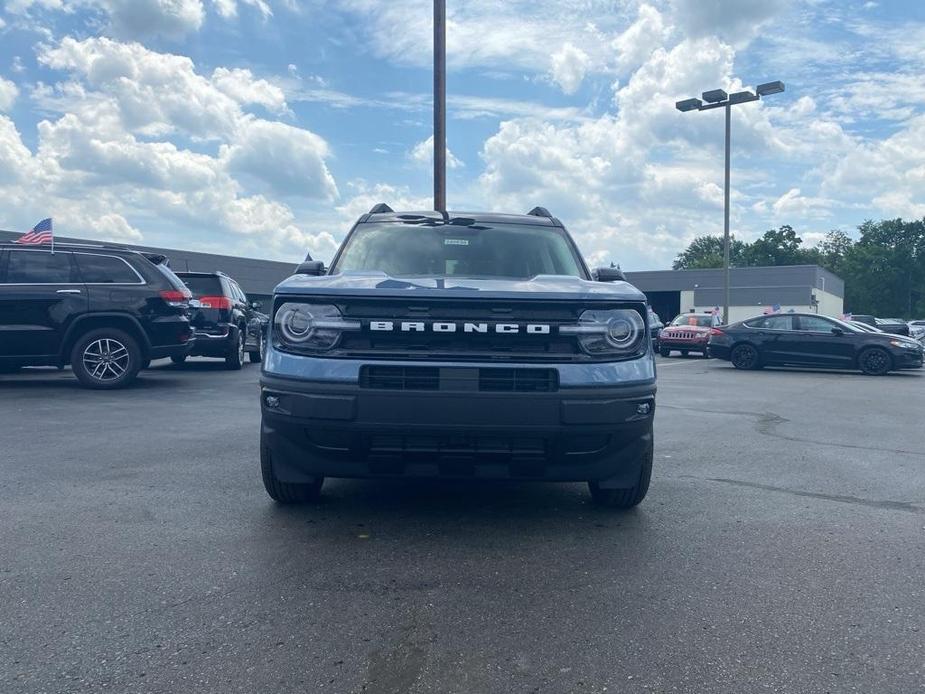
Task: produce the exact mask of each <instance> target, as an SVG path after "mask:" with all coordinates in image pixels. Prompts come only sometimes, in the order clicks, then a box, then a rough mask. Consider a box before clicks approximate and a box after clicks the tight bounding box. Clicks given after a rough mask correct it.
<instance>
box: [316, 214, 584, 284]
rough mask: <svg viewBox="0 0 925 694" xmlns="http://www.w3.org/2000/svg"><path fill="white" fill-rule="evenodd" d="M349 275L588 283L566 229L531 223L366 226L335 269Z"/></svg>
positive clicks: (352, 238) (353, 237) (357, 232)
mask: <svg viewBox="0 0 925 694" xmlns="http://www.w3.org/2000/svg"><path fill="white" fill-rule="evenodd" d="M349 271H372V272H375V271H380V272H384V273H386V274H388V275H391V276H393V277H434V276H436V277H469V278H505V279H529V278H531V277H535V276H536V275H571V276H573V277H581V278H583V279H587V277H586V275H585V272H584V268H583V266H582V264H581V261H580V259H579V257H578V253H577V251H576V249H575V247H574V245H573V244H572V243H571V241H570V239H569V238H568V237H567V236H566V234H565V233H564V231H563V230H562V229H560V228H556V227H548V226H531V225H527V224H491V225H483V224H479V225H475V224H470V225H458V224H439V225H437V226H430V225H417V224H415V225H409V224H400V223H391V224H361V225H360V226H358V227H357V228H356V230H355V231H354V232H353V234H351V236H350V238H349V239H348V241H347V244H346V246H345V248H344V249H343V251H342V252H341V254H340V256H339V257H338V259H337V260H336V261H335V264H334V267H333V268H332V270H331V272H332V274H337V273H340V272H349Z"/></svg>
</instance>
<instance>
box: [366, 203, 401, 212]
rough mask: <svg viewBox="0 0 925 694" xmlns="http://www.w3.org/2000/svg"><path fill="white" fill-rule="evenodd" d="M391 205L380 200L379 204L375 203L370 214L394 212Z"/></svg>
mask: <svg viewBox="0 0 925 694" xmlns="http://www.w3.org/2000/svg"><path fill="white" fill-rule="evenodd" d="M394 211H395V210H393V209H392V208H391V207H389V206H388V205H386V204H385V203H384V202H380V203H379V204H378V205H373V209H371V210H370V211H369V213H370V214H382V213H383V212H394Z"/></svg>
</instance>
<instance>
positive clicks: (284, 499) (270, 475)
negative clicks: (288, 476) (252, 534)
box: [260, 443, 324, 504]
mask: <svg viewBox="0 0 925 694" xmlns="http://www.w3.org/2000/svg"><path fill="white" fill-rule="evenodd" d="M260 473H261V476H262V477H263V486H264V489H266V490H267V494H269V495H270V498H271V499H273V501H275V502H277V503H279V504H304V503H308V502H310V501H317V500H318V498H319V497H320V496H321V487H322V485H323V484H324V477H316V478H315V481H314V482H311V483H309V484H293V483H292V482H281V481H280V480H279V478H278V477H277V476H276V473H275V472H273V458H272V456H271V455H270V449H269V448H268V447H267V446H265V445H263V444H262V443H261V445H260Z"/></svg>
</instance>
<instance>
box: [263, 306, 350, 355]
mask: <svg viewBox="0 0 925 694" xmlns="http://www.w3.org/2000/svg"><path fill="white" fill-rule="evenodd" d="M359 329H360V322H359V321H351V320H344V317H343V315H342V314H341V312H340V309H338V308H337V307H336V306H331V305H329V304H300V303H295V302H286V303H284V304H283V305H282V306H280V307H279V309H278V310H277V311H276V316H275V317H274V319H273V337H274V341H275V342H276V344H277V345H278V346H279V347H281V348H283V349H288V350H291V351H297V352H324V351H327V350H329V349H333V348H334V347H335V346H336V345H337V343H338V341H339V340H340V336H341V334H343V333H344V332H345V331H348V330H359Z"/></svg>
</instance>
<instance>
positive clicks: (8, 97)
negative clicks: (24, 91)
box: [0, 77, 19, 112]
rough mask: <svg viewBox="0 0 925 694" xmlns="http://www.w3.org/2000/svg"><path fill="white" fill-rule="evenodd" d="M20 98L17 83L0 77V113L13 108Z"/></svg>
mask: <svg viewBox="0 0 925 694" xmlns="http://www.w3.org/2000/svg"><path fill="white" fill-rule="evenodd" d="M18 96H19V87H17V86H16V84H15V83H13V82H10V81H9V80H6V79H3V78H2V77H0V112H4V111H9V110H10V109H11V108H13V103H14V102H15V101H16V97H18Z"/></svg>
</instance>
